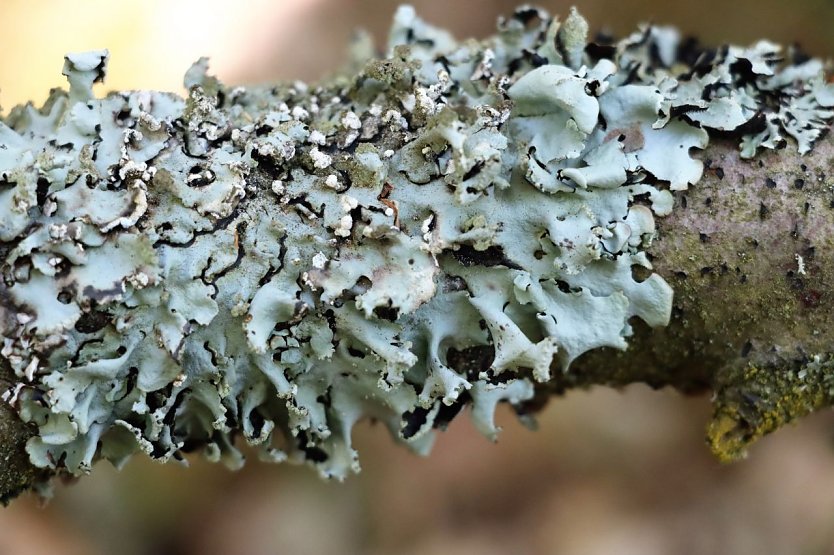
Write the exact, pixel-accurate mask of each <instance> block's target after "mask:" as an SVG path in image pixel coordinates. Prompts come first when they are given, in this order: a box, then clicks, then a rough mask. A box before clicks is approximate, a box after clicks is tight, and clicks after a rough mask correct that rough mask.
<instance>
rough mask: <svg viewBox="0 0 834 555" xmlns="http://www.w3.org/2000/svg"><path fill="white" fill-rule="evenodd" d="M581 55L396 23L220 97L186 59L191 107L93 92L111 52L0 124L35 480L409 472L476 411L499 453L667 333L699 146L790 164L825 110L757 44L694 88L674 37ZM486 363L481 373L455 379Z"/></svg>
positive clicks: (7, 355)
mask: <svg viewBox="0 0 834 555" xmlns="http://www.w3.org/2000/svg"><path fill="white" fill-rule="evenodd" d="M587 33H588V26H587V23H586V22H585V21H584V19H582V18H581V16H579V15H578V13H576V12H575V11H572V12H571V14H570V15H569V17H568V18H567V19H566V20H565V21H564V22H560V20H559V19H558V18H551V17H549V16H548V15H547V14H546V13H544V12H543V11H540V10H535V9H532V8H524V9H521V10H519V11H518V12H517V13H516V14H515V15H513V16H512V17H511V18H509V19H506V20H502V21H501V22H500V24H499V30H498V33H497V34H496V35H495V36H494V37H492V38H489V39H486V40H484V41H482V42H474V41H468V42H462V43H458V42H457V41H455V40H454V39H453V38H452V37H451V35H449V34H448V33H446V32H445V31H442V30H439V29H436V28H434V27H431V26H429V25H427V24H425V23H424V22H422V21H421V20H419V19H418V18H417V17H416V15H415V14H414V11H413V10H412V9H410V8H401V9H400V10H399V11H398V13H397V16H396V19H395V23H394V29H393V30H392V33H391V44H390V46H389V55H388V58H387V59H385V60H370V61H367V62H365V64H364V66H360V67H363V69H361V70H360V71H359V73H358V74H357V75H355V76H353V77H350V78H348V77H343V78H339V79H336V80H335V81H334V82H332V83H331V84H329V85H327V86H321V87H311V86H308V85H305V84H301V83H297V84H295V85H292V86H289V85H286V86H280V87H277V88H275V89H274V90H273V89H258V88H255V89H242V88H237V89H227V88H225V87H223V86H222V85H221V84H220V83H218V82H217V80H216V79H214V78H212V77H209V76H207V75H206V68H207V66H206V62H205V61H204V60H201V61H200V62H198V63H197V64H195V66H194V67H193V68H192V69H191V70H190V71H189V72H188V74H187V76H186V86H187V87H188V88H189V97H188V98H187V99H186V100H182V99H180V98H178V97H177V96H175V95H170V94H161V93H152V92H132V93H118V94H111V95H108V96H107V97H105V98H101V99H97V98H95V96H94V95H93V93H92V89H91V87H92V84H93V83H94V82H96V81H100V80H101V79H102V78H103V75H104V69H105V64H106V55H105V54H104V53H102V52H95V53H88V54H82V55H71V56H68V57H67V59H66V64H65V68H64V71H65V74H66V75H67V77H68V79H69V81H70V85H71V86H70V92H69V94H67V93H63V92H55V93H53V95H52V96H51V97H50V99H49V101H48V102H47V104H46V105H45V106H44V107H43V108H42V109H39V110H37V109H35V108H33V107H32V106H24V107H18V108H16V109H15V110H13V111H12V113H11V114H10V115H9V116H8V117H7V118H6V120H5V122H4V123H3V124H0V143H1V144H2V147H3V148H2V149H0V241H3V244H4V248H3V250H2V252H3V253H5V258H4V260H3V266H2V270H3V281H2V282H0V300H2V303H0V334H1V335H2V338H3V345H2V356H3V357H4V359H5V360H6V361H8V363H9V365H10V367H11V369H12V370H13V371H14V373H15V374H16V376H17V378H18V380H19V382H18V383H17V385H16V386H15V387H13V388H12V389H10V390H9V391H8V392H7V393H6V395H5V399H6V400H7V401H8V402H9V403H11V404H12V405H13V406H14V407H15V408H16V409H17V411H18V413H19V414H20V416H21V417H22V418H23V419H24V420H25V421H27V422H31V423H34V424H36V425H37V426H38V429H39V433H38V435H37V436H35V437H33V438H32V439H31V440H30V441H29V444H28V447H27V450H28V452H29V455H30V457H31V461H32V462H33V463H34V464H35V465H37V466H39V467H49V468H61V469H66V470H67V471H68V472H70V473H74V474H78V473H81V472H85V471H87V470H88V469H89V468H90V466H91V465H92V463H93V462H94V461H95V460H97V459H99V458H106V459H108V460H110V461H112V462H114V463H115V464H121V463H122V462H123V461H124V460H126V458H127V457H128V456H129V455H130V454H131V453H133V452H135V451H137V450H141V451H144V452H145V453H147V454H148V455H150V456H152V457H154V458H155V459H159V460H167V459H170V458H175V459H181V458H182V456H183V453H185V452H188V451H190V450H193V449H196V448H200V449H203V450H204V451H205V453H206V454H207V455H208V456H209V457H210V458H213V459H223V460H225V461H226V462H227V463H228V464H230V465H233V466H234V465H238V464H240V462H241V460H242V455H241V454H240V452H239V451H238V450H237V449H236V448H235V446H234V443H235V438H236V436H238V435H242V436H243V437H244V439H245V440H246V441H247V442H248V443H250V444H252V445H256V446H259V448H260V450H261V453H262V455H263V456H264V457H265V458H267V459H270V460H285V459H290V460H295V461H308V462H310V463H312V464H315V465H316V466H317V467H318V469H319V470H320V472H321V473H322V474H323V475H326V476H334V477H342V476H344V475H345V474H346V473H347V472H348V471H349V470H351V469H354V470H355V469H358V459H357V455H356V453H355V451H354V450H353V448H352V447H351V430H352V427H353V426H354V424H355V423H356V422H357V421H359V420H360V419H363V418H375V419H378V420H380V421H382V422H384V423H385V424H386V425H387V426H388V427H389V428H390V430H391V432H392V433H393V434H394V435H395V436H396V437H398V438H400V439H401V440H403V441H404V442H406V443H408V444H409V445H411V446H412V447H413V448H415V449H417V450H420V451H422V450H425V449H426V448H428V447H429V446H430V444H431V440H432V429H433V428H435V427H443V426H444V425H445V424H446V423H447V422H448V419H449V418H450V414H452V415H453V414H454V413H455V412H456V411H457V410H458V409H459V408H460V407H461V406H462V405H464V404H466V403H471V406H472V417H473V418H474V422H475V425H476V427H477V428H478V429H479V430H481V431H482V432H483V433H485V434H486V435H488V436H489V437H494V436H495V434H496V432H497V429H496V427H495V424H494V410H495V406H496V405H497V403H499V402H508V403H510V404H513V405H516V406H520V405H521V404H523V403H524V402H525V401H527V400H529V399H531V398H532V397H533V395H534V391H535V387H536V384H537V383H542V382H547V381H548V380H549V379H550V378H551V376H552V373H553V372H562V371H564V370H566V369H567V368H568V367H569V365H570V364H571V363H572V362H573V361H574V360H575V359H576V358H577V357H578V356H580V355H582V354H583V353H585V352H587V351H588V350H591V349H595V348H598V347H613V348H616V349H625V348H626V346H627V344H628V337H629V336H630V335H631V333H632V328H631V325H630V321H631V319H632V318H634V317H637V318H639V319H642V320H643V321H645V322H646V323H647V324H649V325H650V326H663V325H665V324H667V323H668V321H669V318H670V311H671V308H672V289H671V288H670V287H669V285H668V284H667V283H666V282H665V281H664V280H663V279H662V278H661V277H660V276H658V275H656V274H651V273H650V271H651V268H652V265H651V262H650V260H649V258H648V256H647V255H646V252H645V249H646V248H647V247H648V246H649V245H650V243H651V241H652V238H653V236H654V232H655V222H654V217H655V216H665V215H668V214H669V213H670V212H671V210H672V206H673V200H672V195H671V193H670V191H675V190H682V189H686V188H687V186H689V185H691V184H693V183H695V182H696V181H698V179H700V177H701V174H702V172H703V166H702V164H701V162H700V161H698V160H696V159H693V158H692V156H691V153H690V150H691V149H693V148H696V149H697V148H704V147H705V146H706V145H707V141H708V134H707V131H706V129H707V128H709V129H715V130H719V131H723V132H733V131H735V132H737V133H738V134H739V135H740V136H741V137H742V139H741V140H742V148H743V152H744V153H745V154H749V155H752V154H754V153H755V151H756V149H758V148H775V147H778V146H781V144H782V143H783V142H784V137H785V136H790V137H793V138H794V139H796V141H797V143H798V145H799V148H800V150H801V151H806V150H807V149H809V148H810V146H811V144H812V143H813V141H814V140H816V139H817V138H818V137H819V135H820V132H821V130H822V128H823V126H824V124H827V122H829V121H830V119H831V118H832V116H834V113H832V111H831V110H829V108H831V106H832V104H834V100H832V99H834V92H833V90H832V86H831V85H828V84H826V83H825V82H824V81H823V78H822V70H821V65H820V64H819V62H817V61H815V60H811V61H807V62H804V63H800V64H796V65H790V66H788V68H786V69H783V70H782V71H780V72H778V73H776V72H774V70H773V68H774V67H775V66H776V65H777V63H778V52H779V50H778V47H776V46H774V45H771V44H769V43H759V44H758V45H756V46H754V47H753V48H749V49H742V48H729V49H724V50H722V51H720V52H718V53H716V54H715V55H714V56H711V57H710V56H702V57H701V58H698V60H697V61H696V62H695V63H694V64H693V65H691V66H689V65H686V64H685V63H684V62H683V61H682V59H679V56H678V53H679V51H680V50H681V48H682V46H681V44H680V42H679V37H678V35H677V33H676V32H675V31H673V30H671V29H664V28H654V27H647V28H645V29H643V30H641V31H640V32H639V33H636V34H635V35H632V36H630V37H627V38H626V39H624V40H623V41H621V42H619V43H616V44H614V45H611V46H609V47H603V46H599V45H587V44H586V41H587ZM637 268H642V269H644V270H646V271H647V273H648V274H649V276H648V278H647V279H643V280H639V281H638V280H637V279H635V278H634V277H633V271H634V270H635V269H637ZM477 348H484V349H489V350H491V351H492V353H493V357H492V362H491V364H490V366H489V367H488V368H480V369H478V368H474V369H473V368H467V369H463V368H461V367H460V366H456V365H455V364H453V363H452V362H451V359H452V358H453V356H452V353H455V352H459V351H464V350H466V349H477ZM554 360H555V361H556V364H554Z"/></svg>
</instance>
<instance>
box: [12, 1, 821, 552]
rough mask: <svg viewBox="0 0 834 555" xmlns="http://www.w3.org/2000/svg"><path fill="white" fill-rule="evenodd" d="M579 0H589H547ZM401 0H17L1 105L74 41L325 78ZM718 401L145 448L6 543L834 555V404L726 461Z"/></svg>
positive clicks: (746, 27)
mask: <svg viewBox="0 0 834 555" xmlns="http://www.w3.org/2000/svg"><path fill="white" fill-rule="evenodd" d="M412 3H413V4H415V5H416V7H417V9H418V12H419V13H420V14H421V15H423V16H424V17H425V18H427V19H429V20H430V21H433V22H436V23H440V24H442V25H443V26H445V27H447V28H449V29H451V30H452V31H453V32H454V33H455V34H456V35H457V36H459V37H466V36H477V37H481V36H485V35H487V34H489V33H490V32H491V30H492V29H493V28H494V24H495V19H496V17H497V16H498V15H499V14H507V13H509V12H510V11H511V10H512V7H513V6H514V5H515V3H516V2H513V1H510V0H454V2H452V1H450V0H417V1H414V2H412ZM539 4H540V5H542V6H544V7H546V8H548V9H549V10H550V11H551V12H553V13H561V14H564V13H566V12H567V9H568V8H569V6H570V4H571V2H561V1H559V2H557V1H542V2H539ZM395 7H396V2H390V1H384V0H239V1H238V2H231V1H226V2H221V1H214V0H211V1H210V0H193V1H182V0H141V1H140V0H120V1H118V2H114V1H112V0H96V1H80V0H73V1H69V0H48V1H47V0H40V1H32V0H29V1H24V0H2V3H0V50H1V51H2V52H3V55H2V57H0V105H2V107H3V110H4V112H6V111H8V109H9V108H11V107H12V106H13V105H14V104H17V103H19V102H24V101H26V100H33V101H35V102H36V103H39V102H41V101H43V100H44V99H45V98H46V95H47V92H48V90H49V88H50V87H54V86H64V79H63V78H62V76H61V74H60V72H61V67H62V63H63V55H64V53H65V52H67V51H78V50H86V49H92V48H102V47H106V48H109V49H110V51H111V62H110V72H109V75H108V80H107V83H106V85H105V88H106V89H131V88H153V89H162V90H171V91H181V86H182V85H181V82H182V75H183V73H184V72H185V70H186V69H187V68H188V67H189V65H190V64H191V63H192V62H193V61H195V60H196V59H197V58H199V57H200V56H209V57H210V58H211V66H212V71H213V72H214V73H215V74H217V75H218V76H219V77H220V78H221V79H222V80H223V81H224V82H226V83H229V84H246V83H257V82H263V81H269V80H275V79H304V80H315V79H316V78H319V77H321V76H322V75H324V74H326V73H327V72H328V71H331V70H333V69H335V68H337V67H338V66H339V64H340V62H341V60H342V58H343V55H344V53H345V51H346V48H345V46H346V44H347V42H348V40H349V38H350V36H351V33H352V32H353V30H354V29H355V28H356V27H360V26H361V27H364V28H366V29H368V30H369V31H371V32H372V34H373V35H374V37H375V38H376V40H377V44H379V45H381V44H383V41H384V37H385V34H386V29H387V26H388V23H389V21H390V19H391V16H392V14H393V11H394V9H395ZM578 7H579V8H580V10H581V11H582V12H583V13H584V14H585V15H586V17H588V19H589V21H590V23H591V26H592V28H594V29H595V30H600V29H606V30H609V31H611V32H613V33H615V34H617V35H623V34H625V33H628V32H630V31H631V30H632V29H633V28H634V27H635V25H636V24H637V23H638V22H641V21H653V22H657V23H663V24H674V25H677V26H678V27H680V28H681V29H682V30H683V31H684V32H685V33H689V34H694V35H696V36H698V37H699V38H700V39H701V41H702V42H703V43H706V44H718V43H721V42H735V43H742V44H744V43H749V42H751V41H753V40H756V39H758V38H762V37H767V38H769V39H771V40H774V41H778V42H782V43H791V42H798V43H799V44H800V45H801V46H802V47H803V48H804V49H805V50H806V51H807V52H809V53H810V54H813V55H817V56H823V57H825V56H829V57H830V56H834V2H832V0H803V1H798V2H792V3H790V4H788V3H787V2H784V1H783V0H755V1H754V0H736V1H734V2H727V1H726V0H699V1H697V2H695V1H693V2H669V1H659V0H618V1H617V2H606V1H603V0H585V1H583V2H581V3H578ZM709 412H710V409H709V402H708V399H706V398H703V397H701V398H686V397H682V396H680V395H678V394H676V393H675V392H671V391H660V392H655V391H651V390H649V389H648V388H645V387H641V386H633V387H631V388H628V389H626V390H624V391H621V392H618V391H611V390H604V389H599V390H593V391H590V392H574V393H571V394H570V395H568V396H567V397H566V398H563V399H556V400H554V401H553V402H552V403H551V404H550V405H549V406H548V407H547V408H546V410H545V411H544V412H543V413H542V414H541V415H540V418H539V424H540V425H539V430H538V431H536V432H532V431H529V430H527V429H525V428H522V427H521V426H520V425H519V424H518V423H517V422H516V421H515V419H514V417H513V416H512V415H511V414H510V413H509V412H508V411H503V410H502V411H500V414H499V417H498V420H499V422H500V423H501V424H502V425H503V426H504V432H503V433H502V435H501V437H500V439H499V442H498V444H496V445H494V444H492V443H490V442H488V441H487V440H486V439H484V438H483V437H481V436H480V435H478V433H477V432H476V431H475V430H474V429H473V427H472V426H471V424H470V423H469V421H468V420H467V418H466V417H465V415H462V416H461V417H459V419H458V420H457V421H456V422H454V423H453V425H452V426H451V428H450V430H449V431H448V432H447V433H445V434H441V435H440V436H439V438H438V441H437V443H436V446H435V449H434V452H433V453H432V455H431V456H430V457H429V458H427V459H423V458H419V457H417V456H415V455H413V454H411V453H410V452H408V451H406V450H405V449H403V448H401V447H397V446H396V445H394V444H393V442H392V441H391V440H390V439H389V437H388V435H387V432H386V431H385V430H383V429H382V428H381V427H379V426H376V427H375V426H372V425H370V424H367V423H366V424H364V425H361V426H359V427H358V429H357V438H356V443H357V448H358V449H359V451H360V454H361V462H362V466H363V472H362V473H361V474H360V475H358V476H356V477H353V478H350V479H349V480H348V481H346V482H345V483H342V484H338V483H326V482H322V481H320V480H319V479H318V477H317V475H315V473H313V472H312V471H310V470H308V469H306V468H297V467H291V466H286V465H285V466H269V465H264V464H261V463H258V462H257V461H254V460H253V461H250V463H249V464H248V465H247V467H246V468H245V469H244V470H243V471H241V472H236V473H232V472H229V471H226V470H225V469H223V468H221V467H217V466H212V465H209V464H207V463H205V462H203V461H201V460H200V459H193V460H192V461H191V468H189V469H186V468H182V467H178V466H174V465H165V466H163V465H157V464H154V463H151V462H149V461H147V460H141V459H139V458H137V459H135V460H134V461H132V462H131V463H130V464H128V466H127V467H126V468H125V469H124V470H123V471H121V472H116V471H115V470H114V469H112V468H110V467H109V466H106V465H105V464H102V465H99V466H98V467H97V468H96V469H95V472H94V473H93V474H92V476H91V477H89V478H85V479H83V480H80V481H79V482H77V483H75V484H73V485H68V486H60V485H59V486H58V487H57V488H56V494H55V497H54V498H53V500H52V501H51V502H50V503H49V504H48V505H46V506H45V507H42V506H40V504H39V503H38V502H37V500H36V499H34V498H26V499H23V500H20V501H17V502H15V503H14V504H13V505H12V506H11V507H10V508H7V509H2V510H0V555H41V554H62V555H63V554H66V555H99V554H101V555H109V554H113V553H119V554H120V555H168V554H171V555H173V554H187V555H188V554H195V555H196V554H201V555H220V554H223V555H226V554H235V555H261V554H263V555H267V554H280V553H287V554H294V555H295V554H301V555H304V554H331V553H333V554H339V555H342V554H345V555H350V554H357V555H359V554H370V555H377V554H378V555H382V554H404V555H409V554H434V553H438V554H439V553H444V554H445V553H454V554H455V555H468V554H470V553H471V554H478V555H490V554H508V553H512V554H514V555H515V554H519V555H526V554H531V555H537V554H568V555H573V554H576V555H596V554H600V555H602V554H606V555H607V554H618V555H630V554H635V555H638V554H639V555H655V554H657V555H663V554H669V553H674V554H678V555H690V554H692V555H700V554H705V555H706V554H714V553H728V554H742V555H743V554H748V553H749V554H756V555H770V554H773V555H783V554H794V553H799V554H804V555H824V554H831V555H834V415H832V414H831V413H825V414H819V415H816V416H814V417H812V418H810V419H807V420H806V421H804V422H802V423H801V424H800V425H799V426H796V427H794V428H792V429H788V430H784V431H782V432H780V433H778V434H776V435H774V436H772V437H770V438H767V439H765V440H764V441H762V442H761V443H760V444H759V445H757V446H755V447H754V449H753V450H752V452H751V456H750V458H749V459H748V460H746V461H744V462H741V463H737V464H734V465H719V464H718V463H717V462H716V461H715V460H714V459H713V458H712V457H711V455H710V454H709V453H708V452H707V449H706V447H705V445H704V441H703V437H704V424H705V422H706V420H707V418H708V417H709Z"/></svg>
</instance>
